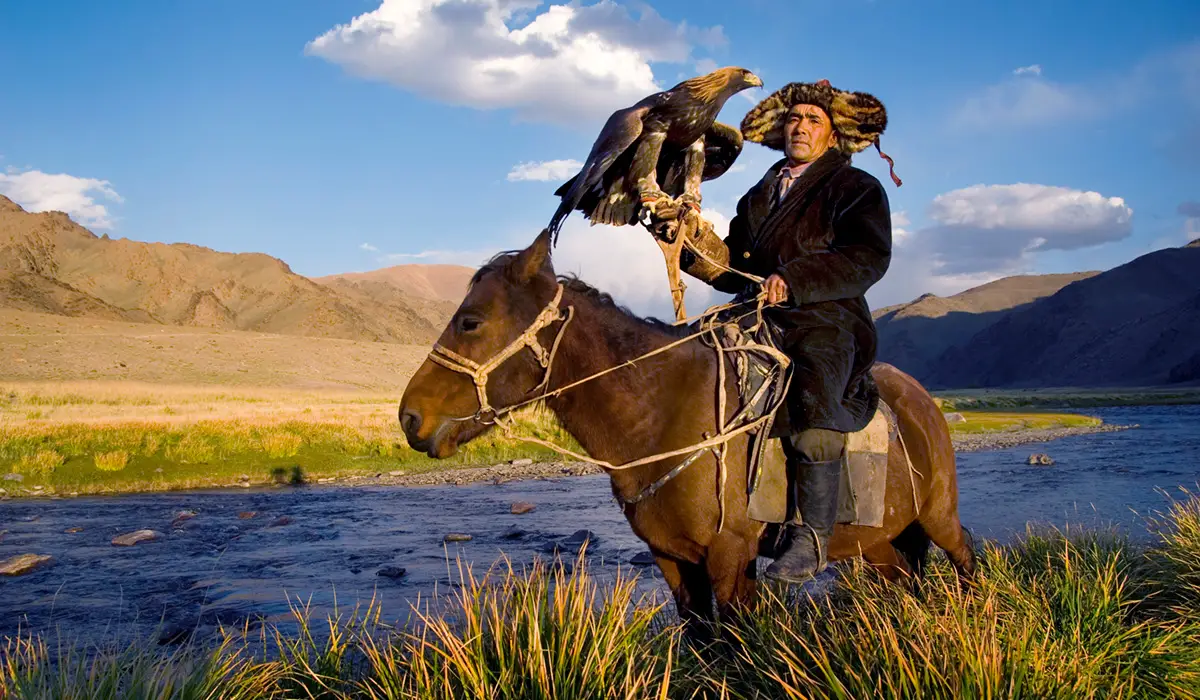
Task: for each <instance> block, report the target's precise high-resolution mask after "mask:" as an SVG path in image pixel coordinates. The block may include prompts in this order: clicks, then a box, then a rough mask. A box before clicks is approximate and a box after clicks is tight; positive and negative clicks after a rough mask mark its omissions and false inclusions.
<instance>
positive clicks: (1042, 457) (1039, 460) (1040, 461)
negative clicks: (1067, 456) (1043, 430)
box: [1028, 452, 1054, 467]
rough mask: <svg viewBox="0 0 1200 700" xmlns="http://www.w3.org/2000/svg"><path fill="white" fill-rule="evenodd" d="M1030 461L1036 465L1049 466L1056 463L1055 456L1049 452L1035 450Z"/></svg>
mask: <svg viewBox="0 0 1200 700" xmlns="http://www.w3.org/2000/svg"><path fill="white" fill-rule="evenodd" d="M1028 463H1029V464H1032V465H1036V466H1042V467H1049V466H1051V465H1053V464H1054V458H1053V457H1051V456H1050V455H1048V454H1044V453H1041V452H1035V453H1034V454H1031V455H1029V462H1028Z"/></svg>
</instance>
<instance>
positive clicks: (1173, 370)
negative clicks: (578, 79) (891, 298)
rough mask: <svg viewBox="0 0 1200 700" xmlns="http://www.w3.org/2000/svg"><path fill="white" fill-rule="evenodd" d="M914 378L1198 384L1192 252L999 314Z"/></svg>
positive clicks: (1197, 263) (1144, 262)
mask: <svg viewBox="0 0 1200 700" xmlns="http://www.w3.org/2000/svg"><path fill="white" fill-rule="evenodd" d="M929 332H930V333H938V332H940V331H939V330H938V328H937V327H931V329H930V330H929ZM901 367H902V368H903V365H901ZM921 379H922V381H924V382H925V383H926V384H927V385H928V386H929V387H930V388H950V387H952V388H972V387H1050V386H1064V387H1065V386H1119V385H1126V386H1138V385H1140V386H1150V385H1157V384H1167V383H1176V382H1200V246H1196V245H1188V246H1184V247H1181V248H1167V249H1163V250H1158V251H1154V252H1152V253H1148V254H1146V255H1143V256H1141V257H1138V258H1137V259H1135V260H1132V261H1130V262H1128V263H1125V264H1124V265H1121V266H1118V267H1115V268H1113V269H1111V270H1108V271H1105V272H1101V273H1099V274H1094V275H1090V276H1088V277H1086V278H1085V279H1080V280H1077V281H1074V282H1072V283H1070V284H1067V285H1066V286H1064V287H1063V288H1062V289H1060V290H1058V291H1057V292H1055V293H1053V294H1050V295H1048V296H1043V297H1042V298H1040V299H1037V300H1035V301H1032V302H1030V303H1027V304H1024V305H1021V306H1019V307H1014V308H1013V309H1011V310H1009V311H1007V312H1003V313H1001V314H1000V315H999V316H998V317H996V318H995V320H994V321H992V322H990V323H988V324H987V325H986V327H984V328H983V329H982V330H980V331H978V332H976V333H975V334H974V335H972V336H971V337H970V339H969V340H967V341H966V342H963V343H960V344H955V345H953V346H951V347H949V348H948V349H947V350H946V351H945V352H943V353H942V354H941V355H940V356H939V357H938V358H937V359H936V360H934V361H932V362H930V363H927V364H926V370H925V374H924V376H922V377H921Z"/></svg>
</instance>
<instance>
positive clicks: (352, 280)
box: [313, 265, 475, 334]
mask: <svg viewBox="0 0 1200 700" xmlns="http://www.w3.org/2000/svg"><path fill="white" fill-rule="evenodd" d="M474 274H475V270H474V269H472V268H470V267H464V266H462V265H396V266H394V267H385V268H382V269H379V270H372V271H371V272H347V273H343V274H340V275H328V276H326V277H314V278H313V281H314V282H317V283H318V284H322V285H325V286H326V287H329V288H330V289H333V290H336V291H337V292H339V293H340V294H342V295H344V296H347V297H350V298H353V299H360V300H363V301H364V302H372V301H374V302H383V303H386V304H392V303H397V304H406V305H408V306H410V307H412V308H413V309H414V310H416V311H417V312H418V313H419V314H421V315H422V317H424V318H425V319H426V320H428V321H429V322H430V323H432V324H433V325H434V326H435V327H436V328H437V330H438V333H439V334H440V333H441V330H442V328H443V327H445V325H446V322H447V321H448V320H449V319H450V317H451V316H452V315H453V314H454V311H455V309H457V308H458V305H459V303H461V302H462V300H463V297H465V296H466V295H467V285H468V283H470V281H471V277H472V275H474Z"/></svg>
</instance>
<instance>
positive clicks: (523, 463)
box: [512, 459, 533, 467]
mask: <svg viewBox="0 0 1200 700" xmlns="http://www.w3.org/2000/svg"><path fill="white" fill-rule="evenodd" d="M531 464H533V460H532V459H514V460H513V461H512V465H513V466H514V467H528V466H529V465H531Z"/></svg>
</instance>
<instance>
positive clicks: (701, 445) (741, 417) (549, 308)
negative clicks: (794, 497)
mask: <svg viewBox="0 0 1200 700" xmlns="http://www.w3.org/2000/svg"><path fill="white" fill-rule="evenodd" d="M562 297H563V285H562V283H561V282H560V283H559V285H558V289H557V290H556V291H555V293H554V298H553V299H552V300H550V303H549V304H547V305H546V306H545V308H543V309H542V311H541V313H539V314H538V315H537V318H535V319H534V320H533V323H531V324H530V325H529V327H528V328H526V329H525V332H523V333H522V334H521V335H519V336H517V338H516V339H515V340H513V341H512V342H511V343H509V344H508V345H507V346H505V347H504V349H502V350H501V351H500V352H499V353H497V354H496V355H493V356H492V358H491V359H489V360H487V361H486V362H483V363H479V362H476V361H475V360H472V359H470V358H468V357H463V356H462V355H460V354H458V353H456V352H454V351H453V350H450V349H449V348H447V347H445V346H444V345H442V344H441V343H434V345H433V349H432V350H431V351H430V352H429V359H430V360H431V361H433V362H435V363H437V364H439V365H441V366H442V367H445V368H446V369H448V370H450V371H452V372H458V373H459V374H465V375H467V376H468V377H470V378H471V381H473V382H474V383H475V392H476V394H477V395H478V400H479V410H477V411H476V412H475V413H474V414H472V415H470V416H466V417H463V418H451V419H450V420H453V421H470V420H474V421H478V422H480V423H486V424H494V425H498V426H500V427H501V428H502V429H503V430H505V432H506V433H508V434H509V435H510V436H511V437H514V438H515V439H517V440H521V441H523V442H528V443H532V444H535V445H541V446H543V447H547V448H549V449H551V450H554V451H555V452H558V453H559V454H561V455H564V456H567V457H571V458H573V459H577V460H579V461H582V462H590V463H591V464H595V465H597V466H599V467H601V468H603V469H604V470H606V471H609V472H613V471H620V470H625V469H633V468H635V467H639V466H642V465H644V464H650V463H651V462H656V461H659V460H662V459H667V458H671V457H676V456H680V457H685V459H684V461H683V462H681V463H680V464H679V465H677V466H676V467H675V468H673V469H671V470H670V471H668V472H667V473H666V474H664V475H663V476H662V477H661V478H659V479H658V480H657V481H655V482H654V483H652V484H650V485H649V486H647V487H646V488H644V489H643V490H642V491H641V492H640V493H638V494H637V495H635V496H633V497H632V498H619V497H618V498H617V500H618V501H619V502H620V503H621V504H622V506H623V507H625V506H632V505H635V504H637V503H639V502H642V501H644V500H645V499H647V498H649V497H650V496H653V495H654V494H655V493H656V492H657V491H658V490H659V489H661V488H662V487H663V486H664V485H665V484H666V483H667V482H668V481H670V480H672V479H674V478H675V477H676V476H678V475H679V474H680V473H681V472H682V471H683V470H684V469H686V468H687V467H688V466H690V465H691V464H693V463H694V462H695V461H696V459H697V458H699V456H700V455H701V454H702V453H704V452H706V451H712V452H713V453H714V454H715V455H716V459H717V469H718V498H717V502H718V509H719V512H720V515H719V517H718V521H717V532H721V530H722V529H723V527H724V523H725V496H724V493H725V478H726V472H727V469H726V465H725V449H726V444H727V443H728V442H729V441H730V440H732V439H733V438H735V437H737V436H739V435H743V434H746V433H748V432H750V431H758V430H762V431H764V434H768V433H769V432H770V430H771V425H772V423H773V422H774V418H775V411H776V409H778V408H779V406H780V405H781V404H782V403H783V400H784V397H785V396H786V395H787V391H788V386H789V385H790V383H791V374H790V372H787V369H788V367H789V366H790V364H791V360H790V359H789V358H788V357H787V355H785V354H783V353H782V352H780V351H779V350H777V349H776V348H774V347H771V346H764V345H758V344H754V345H745V344H738V345H733V346H729V347H723V346H722V345H721V343H720V342H719V341H718V340H717V338H716V335H717V332H718V328H720V327H722V326H726V325H732V326H736V325H737V324H738V321H739V320H740V319H742V318H745V317H746V316H749V315H755V316H757V319H758V320H757V324H761V323H763V319H762V311H763V308H764V302H765V299H766V295H765V293H763V292H761V291H760V293H759V294H758V295H757V296H756V298H755V299H753V300H749V301H747V302H730V303H727V304H723V305H721V306H718V307H713V308H711V309H709V310H708V311H706V312H705V313H704V314H702V315H701V317H702V318H705V319H706V322H704V323H702V324H701V328H700V330H698V331H696V332H695V333H691V334H689V335H686V336H684V337H682V338H680V339H678V340H675V341H673V342H671V343H668V344H666V345H664V346H662V347H659V348H656V349H654V350H651V351H649V352H647V353H645V354H643V355H640V356H638V357H635V358H633V359H631V360H627V361H625V362H622V363H620V364H618V365H614V366H612V367H609V368H607V369H604V370H601V371H599V372H595V373H593V374H591V375H588V376H587V377H584V378H582V379H578V380H576V381H574V382H571V383H569V384H566V385H565V386H561V387H558V388H556V389H554V390H552V391H546V389H547V386H548V385H549V383H550V373H551V370H552V369H553V365H554V356H555V354H556V353H557V352H558V346H559V343H560V342H561V341H562V338H563V335H564V334H565V332H566V330H567V325H568V324H569V323H570V322H571V319H572V318H574V315H575V307H574V306H568V307H567V308H566V309H565V310H564V309H561V308H559V304H561V303H562ZM746 303H754V304H755V305H756V308H755V310H754V311H753V312H749V313H747V314H743V315H742V316H738V317H736V318H734V319H731V320H728V321H716V316H717V314H718V313H719V312H720V311H723V310H725V309H731V308H734V307H738V306H742V305H744V304H746ZM557 321H562V322H563V323H562V326H560V327H559V329H558V333H557V334H556V335H555V336H554V343H553V344H552V345H551V346H550V350H549V351H547V350H546V348H545V347H543V346H542V344H541V343H540V342H538V339H537V334H538V333H539V332H541V331H542V329H544V328H546V327H547V326H549V325H550V324H552V323H555V322H557ZM702 336H710V337H712V339H713V342H712V347H713V350H714V351H716V353H717V356H718V360H717V368H718V379H717V398H718V400H717V406H718V416H717V423H718V430H717V432H716V434H709V433H704V436H703V437H704V439H703V440H702V441H700V442H697V443H694V444H691V445H688V446H686V447H681V448H676V449H673V450H667V451H665V452H659V453H657V454H653V455H649V456H646V457H642V458H640V459H635V460H633V461H631V462H626V463H624V464H611V463H609V462H605V461H603V460H598V459H594V458H592V457H590V456H588V455H583V454H579V453H578V452H575V451H573V450H569V449H566V448H564V447H561V446H559V445H555V444H554V443H552V442H547V441H545V440H541V439H538V438H536V437H527V436H520V435H515V434H513V426H512V425H511V424H510V423H509V422H505V421H503V420H502V419H503V418H504V416H505V415H507V414H509V413H512V412H513V411H515V410H517V409H519V408H521V407H524V406H528V405H530V404H533V403H536V402H538V401H543V400H545V399H548V398H552V397H554V396H558V395H560V394H562V393H563V392H565V391H568V390H570V389H572V388H574V387H577V386H579V385H581V384H585V383H587V382H590V381H593V380H595V379H598V378H600V377H602V376H604V375H606V374H609V373H611V372H616V371H618V370H620V369H622V368H625V367H631V366H633V365H635V364H636V363H638V362H640V361H642V360H645V359H648V358H650V357H653V356H655V355H658V354H661V353H664V352H667V351H669V350H671V349H672V348H676V347H679V346H680V345H682V344H684V343H687V342H691V341H692V340H695V339H697V338H700V337H702ZM525 348H529V349H530V351H532V352H533V355H534V357H535V358H537V361H538V364H540V365H541V366H542V381H541V382H539V383H538V385H537V386H535V387H534V388H533V389H531V390H530V391H529V394H533V396H532V398H528V399H525V400H524V401H520V402H517V403H515V404H513V405H511V406H507V407H504V408H499V409H496V408H492V406H491V404H490V403H489V402H488V398H487V381H488V375H489V374H491V373H492V372H493V371H494V370H495V369H496V368H498V367H499V366H500V365H501V364H503V363H504V362H505V361H506V360H508V359H509V358H511V357H512V356H513V355H516V354H517V353H519V352H521V351H522V350H524V349H525ZM745 351H759V352H763V353H766V354H767V355H769V356H771V357H773V358H774V359H775V361H776V363H777V368H778V371H779V372H780V373H781V374H778V375H776V381H777V382H778V383H779V387H780V388H779V390H778V391H776V392H775V395H774V396H773V397H772V399H771V401H770V406H769V407H767V408H766V409H765V410H764V412H763V413H762V415H759V416H757V417H754V416H751V415H750V407H751V406H752V405H753V404H755V403H757V402H758V399H759V398H760V397H761V396H762V395H763V393H764V392H765V391H766V390H767V386H768V383H766V382H764V383H763V385H762V386H761V387H760V389H759V391H758V393H757V395H756V396H755V397H754V398H753V399H752V400H751V401H750V402H749V403H748V404H747V405H745V406H743V407H742V409H741V410H740V411H738V412H737V413H736V414H735V415H734V416H733V417H732V418H729V419H728V420H727V419H726V416H725V358H724V355H725V353H728V352H745Z"/></svg>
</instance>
